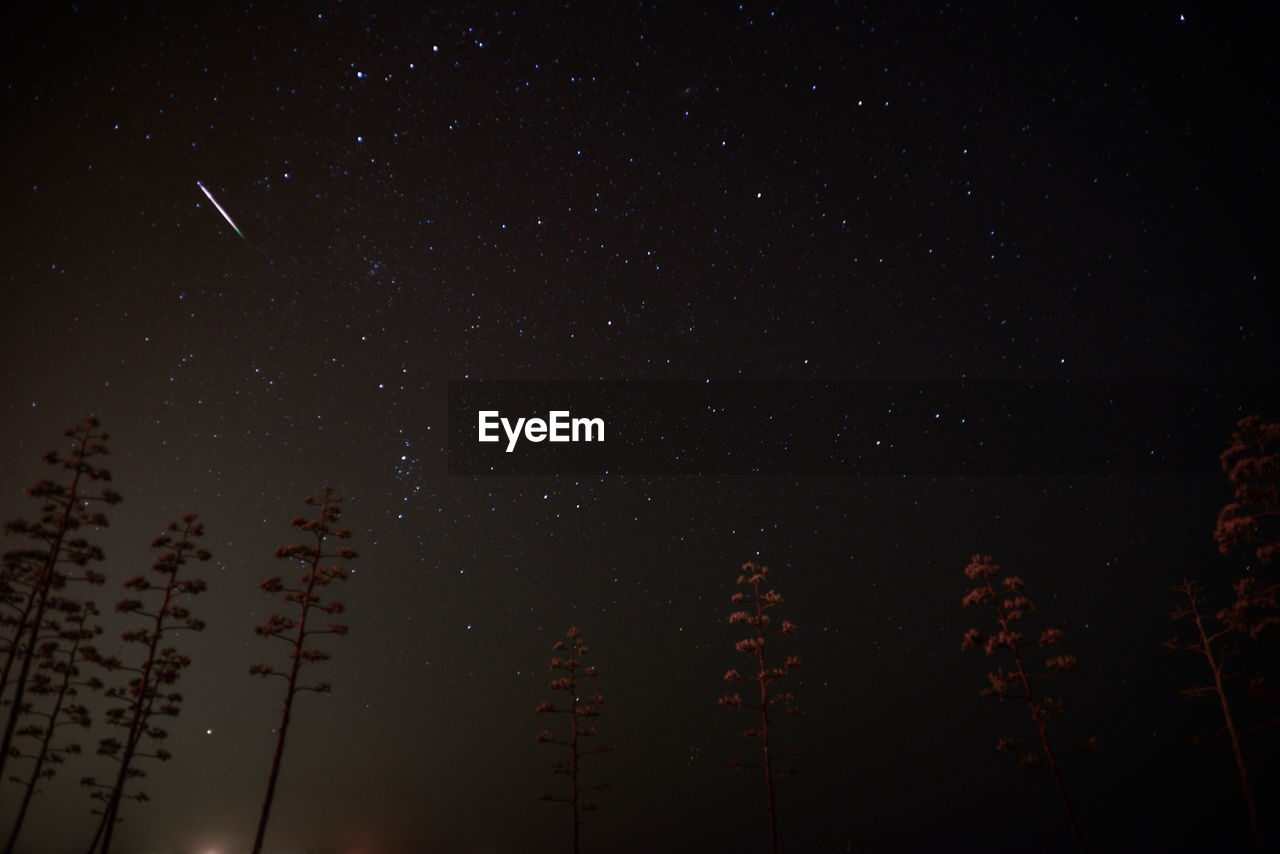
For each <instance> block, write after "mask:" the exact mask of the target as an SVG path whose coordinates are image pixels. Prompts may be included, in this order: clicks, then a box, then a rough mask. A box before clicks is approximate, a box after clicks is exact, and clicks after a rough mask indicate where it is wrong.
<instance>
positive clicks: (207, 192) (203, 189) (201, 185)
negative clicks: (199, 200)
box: [196, 181, 245, 240]
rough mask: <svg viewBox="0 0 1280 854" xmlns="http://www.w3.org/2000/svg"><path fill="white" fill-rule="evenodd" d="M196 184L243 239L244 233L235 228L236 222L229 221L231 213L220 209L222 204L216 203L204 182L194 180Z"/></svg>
mask: <svg viewBox="0 0 1280 854" xmlns="http://www.w3.org/2000/svg"><path fill="white" fill-rule="evenodd" d="M196 186H197V187H199V188H200V192H202V193H204V194H205V195H206V196H208V197H209V201H211V202H213V206H214V207H215V208H217V209H218V213H220V214H222V218H223V219H225V220H226V221H227V224H228V225H230V226H231V227H232V228H235V230H236V234H239V235H240V239H241V240H245V236H244V234H243V233H242V232H241V231H240V229H239V228H236V224H235V223H234V222H232V221H231V215H230V214H228V213H227V212H226V211H224V210H223V209H222V205H220V204H218V200H217V199H215V198H214V197H213V193H210V192H209V188H208V187H206V186H205V185H204V184H201V183H200V182H199V181H196Z"/></svg>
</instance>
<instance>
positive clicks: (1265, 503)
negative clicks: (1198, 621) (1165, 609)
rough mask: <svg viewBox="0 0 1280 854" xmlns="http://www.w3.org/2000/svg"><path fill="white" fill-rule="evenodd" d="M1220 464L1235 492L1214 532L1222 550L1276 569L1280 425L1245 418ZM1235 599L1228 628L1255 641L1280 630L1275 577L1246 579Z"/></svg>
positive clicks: (1261, 684) (1260, 686)
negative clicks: (1240, 552)
mask: <svg viewBox="0 0 1280 854" xmlns="http://www.w3.org/2000/svg"><path fill="white" fill-rule="evenodd" d="M1219 461H1220V462H1221V464H1222V470H1223V472H1225V473H1226V475H1227V479H1228V480H1230V481H1231V485H1232V487H1233V493H1232V496H1231V501H1230V502H1229V503H1228V504H1227V505H1226V506H1225V507H1223V508H1222V510H1221V511H1219V513H1218V524H1217V526H1216V527H1215V528H1214V532H1213V536H1214V539H1215V540H1216V541H1217V544H1218V551H1220V552H1221V553H1222V554H1224V555H1228V554H1231V553H1232V552H1234V551H1237V550H1243V551H1246V552H1250V553H1252V555H1253V557H1254V559H1255V560H1256V561H1257V565H1258V569H1259V570H1261V569H1263V568H1264V567H1265V568H1268V569H1270V568H1272V564H1275V563H1276V562H1277V561H1280V424H1277V423H1275V422H1270V421H1263V420H1262V419H1261V418H1260V417H1259V416H1257V415H1250V416H1248V417H1247V418H1243V419H1241V420H1240V422H1239V423H1237V424H1236V429H1235V430H1234V431H1233V432H1232V434H1231V440H1230V442H1228V444H1227V449H1226V450H1225V451H1223V452H1222V455H1221V457H1219ZM1235 594H1236V598H1235V601H1234V602H1233V603H1232V604H1231V605H1230V606H1229V607H1228V608H1227V609H1226V611H1225V612H1224V614H1223V617H1224V621H1225V622H1226V623H1227V625H1229V626H1231V627H1232V628H1233V629H1235V630H1236V631H1239V632H1241V633H1243V634H1247V635H1249V637H1251V638H1253V639H1255V640H1256V639H1258V638H1260V637H1262V636H1263V635H1264V634H1268V633H1271V632H1273V631H1275V630H1276V629H1277V628H1280V607H1278V606H1280V581H1277V580H1276V578H1275V576H1274V573H1273V574H1272V575H1271V577H1270V578H1268V577H1266V576H1265V575H1263V574H1262V573H1261V572H1258V571H1255V572H1253V573H1251V574H1250V575H1246V576H1245V577H1243V578H1241V579H1240V580H1239V581H1237V582H1236V583H1235ZM1264 687H1269V686H1266V683H1265V682H1263V681H1261V679H1260V681H1259V684H1258V685H1257V686H1256V689H1255V690H1256V693H1264V692H1263V691H1262V690H1261V689H1263V688H1264ZM1271 693H1274V688H1272V689H1271Z"/></svg>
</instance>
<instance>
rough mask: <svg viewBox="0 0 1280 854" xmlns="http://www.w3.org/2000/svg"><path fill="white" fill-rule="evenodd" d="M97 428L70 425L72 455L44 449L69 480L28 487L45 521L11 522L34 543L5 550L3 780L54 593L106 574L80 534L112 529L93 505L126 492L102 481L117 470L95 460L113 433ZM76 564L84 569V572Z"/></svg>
mask: <svg viewBox="0 0 1280 854" xmlns="http://www.w3.org/2000/svg"><path fill="white" fill-rule="evenodd" d="M98 426H99V425H98V419H96V418H92V417H89V418H83V419H81V420H80V422H79V423H78V424H76V425H74V426H72V427H68V428H67V429H66V430H64V431H63V436H65V437H66V438H67V439H69V440H70V445H71V450H70V453H69V454H68V455H67V456H65V457H64V456H62V455H60V454H59V453H58V452H57V451H49V452H48V453H46V454H45V455H44V462H45V463H46V464H47V465H50V466H53V467H55V468H59V469H61V470H62V472H63V476H62V480H54V479H45V480H42V481H40V482H39V483H37V484H36V485H35V486H32V487H31V488H30V489H29V490H27V494H28V495H30V496H31V497H32V498H35V499H37V500H39V502H40V518H39V520H38V521H35V522H28V521H25V520H22V519H17V520H14V521H11V522H7V523H6V524H5V526H4V528H5V533H6V534H10V535H16V536H20V537H24V538H25V539H27V540H28V541H29V543H28V545H27V546H26V547H25V548H20V549H15V550H13V551H9V552H6V553H5V555H4V565H3V576H2V577H0V604H3V605H4V606H5V610H4V611H3V612H2V613H3V616H2V617H0V623H2V624H3V626H4V629H5V630H6V636H7V637H6V643H5V646H4V664H3V667H2V668H0V691H4V690H5V689H7V688H8V687H9V686H10V685H12V686H13V696H12V698H11V701H10V705H9V715H8V718H7V719H6V722H5V728H4V736H3V738H2V739H0V779H3V774H4V767H5V763H6V762H7V761H8V759H9V756H10V754H11V748H12V746H13V736H14V730H15V728H16V726H17V723H18V718H19V717H20V716H21V715H22V710H23V708H25V703H24V698H25V695H26V690H27V680H28V678H29V677H30V675H31V665H32V663H33V662H34V661H35V659H36V656H37V654H38V651H39V643H38V640H37V639H38V637H39V636H40V634H41V633H42V632H44V631H45V630H46V628H47V626H46V614H47V613H48V611H49V608H50V605H51V596H52V595H53V594H54V592H55V591H57V590H59V589H61V588H62V587H63V585H65V584H66V582H67V581H68V580H70V579H72V578H75V579H76V580H82V581H86V582H88V583H90V584H102V583H103V581H104V580H105V579H104V577H103V576H102V574H101V573H98V572H95V571H94V570H92V569H87V568H85V567H87V566H88V565H89V564H90V563H95V562H98V561H101V560H102V549H100V548H98V547H97V546H95V545H93V544H92V543H90V542H89V541H88V539H87V538H85V537H84V536H81V535H80V534H79V533H78V531H79V529H81V528H84V527H95V528H103V527H106V524H107V518H106V516H105V515H104V514H103V513H102V512H101V511H100V510H96V509H92V508H93V507H94V506H95V505H97V504H106V505H108V506H111V505H115V504H118V503H119V502H120V495H119V493H117V492H115V491H113V490H111V489H105V488H101V487H99V486H96V484H98V483H108V482H110V480H111V473H110V472H109V471H108V470H107V469H105V468H102V467H100V466H98V465H97V464H96V458H97V457H101V456H104V455H106V453H107V446H106V441H107V438H108V437H107V434H106V432H105V431H102V430H99V429H98ZM69 567H79V568H80V570H79V575H78V576H77V575H76V574H75V572H76V571H74V570H71V569H69Z"/></svg>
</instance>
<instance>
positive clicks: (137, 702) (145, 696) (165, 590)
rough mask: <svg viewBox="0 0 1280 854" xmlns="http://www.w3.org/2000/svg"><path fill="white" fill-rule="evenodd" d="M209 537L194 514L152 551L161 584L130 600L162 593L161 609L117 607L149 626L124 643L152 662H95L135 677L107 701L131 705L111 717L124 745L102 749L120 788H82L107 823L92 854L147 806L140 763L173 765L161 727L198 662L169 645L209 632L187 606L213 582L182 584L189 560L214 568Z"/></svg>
mask: <svg viewBox="0 0 1280 854" xmlns="http://www.w3.org/2000/svg"><path fill="white" fill-rule="evenodd" d="M202 536H204V525H202V524H200V523H199V522H197V521H196V516H195V514H194V513H187V514H185V515H184V516H183V517H182V520H181V523H178V522H170V523H169V525H168V527H167V528H166V529H165V533H163V534H161V535H160V536H158V537H156V538H155V539H154V540H153V541H152V543H151V547H152V548H153V549H156V550H157V551H159V552H160V556H159V557H158V558H156V560H155V562H154V563H153V564H152V565H151V571H152V572H153V573H155V575H158V576H159V579H158V580H154V581H153V580H151V579H149V578H147V577H145V576H141V575H136V576H134V577H133V578H130V579H128V580H127V581H125V582H124V584H123V587H124V589H125V590H126V591H127V592H128V593H136V594H138V595H139V596H146V595H152V594H153V592H154V594H156V595H158V600H159V601H158V602H156V603H155V604H154V605H148V604H147V603H146V602H144V601H143V600H142V599H140V598H133V597H132V596H126V597H125V598H124V599H121V600H120V601H119V602H117V603H116V608H115V610H116V613H117V614H131V615H134V616H137V617H142V618H143V624H142V625H141V626H139V627H138V628H135V629H130V630H129V631H126V632H124V633H123V634H122V635H121V639H122V640H123V641H124V642H125V643H126V644H138V645H139V646H141V647H142V648H143V650H144V651H145V655H144V656H143V660H142V662H141V663H140V664H136V665H133V664H125V663H124V662H123V661H121V660H120V659H118V658H114V657H112V658H103V657H101V656H93V658H92V660H93V661H95V662H97V663H98V664H100V665H102V666H103V667H105V668H106V669H107V670H109V671H123V672H125V673H127V674H132V675H131V676H130V678H129V681H128V683H127V684H126V685H115V686H112V687H109V688H107V690H106V691H105V692H104V693H105V695H106V696H107V697H109V698H111V699H113V700H119V701H122V702H123V703H124V705H123V706H117V707H115V708H112V709H108V710H107V723H108V724H111V725H112V726H114V727H116V730H117V733H118V734H120V735H123V737H124V740H123V741H121V740H120V739H119V738H117V737H114V736H113V737H111V738H104V739H102V740H101V741H99V742H98V753H99V755H102V756H107V757H110V758H111V759H113V760H115V761H116V762H117V763H119V765H120V767H119V769H118V771H117V772H116V775H115V780H114V782H113V783H112V784H110V785H107V784H104V783H99V782H98V781H97V780H96V779H95V778H93V777H85V778H83V779H82V780H81V781H80V784H81V785H82V786H85V787H86V788H89V789H91V790H92V797H94V798H96V799H97V800H100V801H102V803H103V808H102V819H101V820H100V822H99V823H98V830H97V833H96V834H95V835H94V838H93V843H92V844H91V845H90V846H89V852H90V854H93V852H95V851H97V852H100V854H107V852H108V851H110V849H111V840H112V836H113V834H114V833H115V827H116V823H117V821H118V819H119V813H120V805H121V802H122V801H123V800H125V799H129V800H136V801H145V800H147V796H146V794H145V793H143V792H136V793H128V792H126V791H125V787H126V784H127V783H128V782H129V781H130V780H133V779H135V778H139V777H145V776H146V772H145V771H143V770H142V769H141V768H139V767H137V765H136V762H137V760H139V759H157V760H159V761H161V762H164V761H167V760H168V759H169V752H168V751H167V750H165V749H164V741H165V739H166V738H168V736H169V733H168V731H167V730H165V729H164V728H163V727H161V726H159V725H158V724H157V723H156V719H157V718H165V717H177V715H178V712H179V711H180V710H181V705H182V695H181V694H179V693H177V692H176V691H174V690H173V684H174V683H175V682H177V681H178V678H179V677H180V676H181V675H182V672H183V671H184V670H186V669H187V667H188V666H190V664H191V659H190V658H189V657H187V656H186V655H183V654H182V653H180V652H179V651H178V649H177V648H176V647H174V646H170V645H163V646H162V645H161V641H163V640H164V638H165V637H166V636H167V635H171V634H172V633H174V632H182V631H191V632H199V631H203V630H204V620H201V619H199V618H198V617H195V616H193V615H192V613H191V610H190V609H189V608H188V607H187V606H186V605H185V604H183V603H184V601H185V599H186V597H190V596H197V595H199V594H201V593H203V592H204V591H205V582H204V581H203V580H202V579H199V578H180V577H179V574H180V572H181V570H182V568H183V567H184V566H185V565H186V564H187V561H188V560H192V559H194V560H196V561H199V562H201V563H204V562H206V561H208V560H209V552H207V551H205V550H204V549H202V548H199V547H197V546H196V543H195V540H196V539H197V538H199V537H202ZM144 739H145V740H149V741H150V742H151V743H152V745H153V746H152V747H151V748H150V752H147V748H145V747H144Z"/></svg>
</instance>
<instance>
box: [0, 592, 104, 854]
mask: <svg viewBox="0 0 1280 854" xmlns="http://www.w3.org/2000/svg"><path fill="white" fill-rule="evenodd" d="M51 607H52V609H53V610H54V611H56V612H57V618H56V619H53V620H50V624H51V625H50V628H51V629H53V630H54V631H53V636H52V637H50V638H48V639H47V640H45V641H43V642H42V643H41V645H40V647H41V650H40V663H39V665H38V666H37V671H36V673H35V674H34V675H33V677H32V679H31V684H30V686H29V688H30V692H31V694H33V695H35V696H38V697H42V698H45V699H46V704H45V705H43V706H40V707H36V706H35V705H34V704H28V708H27V709H24V712H25V713H26V714H27V715H28V716H29V717H30V718H31V719H33V720H32V722H31V723H29V724H27V725H25V726H23V727H22V728H20V729H19V730H18V731H17V733H16V734H17V735H18V736H25V737H27V738H30V739H32V740H34V741H35V746H34V747H33V748H31V750H30V752H22V751H21V750H20V749H19V748H17V747H15V748H14V755H15V756H17V757H21V758H25V759H30V760H32V767H31V770H30V772H29V773H28V774H27V777H26V780H25V781H21V780H18V778H16V777H15V778H12V779H14V780H15V781H17V782H22V783H23V793H22V804H21V805H20V806H19V807H18V815H17V817H16V818H15V819H14V821H13V826H12V827H11V828H10V829H9V841H8V842H7V843H6V845H5V849H4V850H5V854H9V852H11V851H13V847H14V845H16V844H17V841H18V836H19V834H20V833H21V832H22V825H23V823H24V821H25V820H26V816H27V810H28V808H29V807H30V806H31V801H32V799H33V798H34V797H35V795H36V794H37V793H38V792H39V791H40V789H39V788H37V787H38V785H39V784H40V781H42V780H48V779H50V778H52V777H53V776H54V774H55V773H56V770H57V768H58V766H60V765H61V764H62V763H63V762H64V761H65V759H66V757H67V756H74V755H78V754H79V753H80V744H79V742H75V741H69V742H62V743H60V744H57V745H55V744H54V737H55V735H57V734H58V733H59V731H60V730H61V729H63V728H65V727H69V726H70V727H81V728H87V727H88V726H89V725H90V723H91V718H90V716H89V709H88V707H87V706H85V705H84V704H83V703H81V702H79V695H80V689H81V688H87V689H89V690H91V691H96V690H98V689H100V688H101V687H102V682H101V681H100V680H99V679H97V678H89V679H83V678H81V673H80V667H79V664H80V662H81V661H83V660H84V659H85V658H86V657H91V656H92V655H94V654H95V653H94V652H93V651H92V647H90V646H89V645H88V641H91V640H92V639H93V638H95V637H97V636H98V635H100V634H102V627H101V626H100V625H98V624H97V623H96V622H91V621H93V620H94V619H95V618H96V617H97V616H98V609H97V608H96V607H95V606H94V604H93V603H92V602H80V601H78V600H75V599H68V598H65V597H57V599H56V601H53V602H51Z"/></svg>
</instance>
